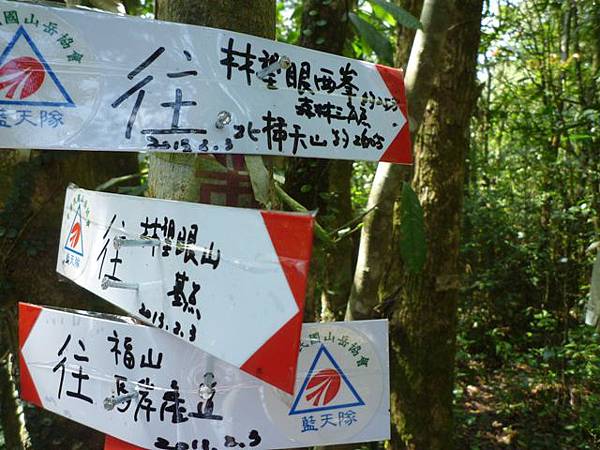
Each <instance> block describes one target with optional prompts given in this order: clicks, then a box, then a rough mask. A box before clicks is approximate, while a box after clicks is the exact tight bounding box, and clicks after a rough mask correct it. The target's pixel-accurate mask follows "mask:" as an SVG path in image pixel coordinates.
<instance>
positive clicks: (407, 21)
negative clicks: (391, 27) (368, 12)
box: [369, 0, 423, 30]
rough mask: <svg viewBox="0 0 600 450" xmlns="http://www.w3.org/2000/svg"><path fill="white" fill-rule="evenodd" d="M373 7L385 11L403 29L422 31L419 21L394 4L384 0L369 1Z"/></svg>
mask: <svg viewBox="0 0 600 450" xmlns="http://www.w3.org/2000/svg"><path fill="white" fill-rule="evenodd" d="M369 3H371V4H372V5H373V6H375V5H377V6H380V7H381V8H383V9H384V10H385V11H387V12H388V13H390V14H391V15H392V17H393V18H394V19H395V20H396V22H397V23H398V24H400V25H402V26H404V27H407V28H412V29H415V30H422V29H423V24H422V23H421V21H420V20H419V19H417V18H416V17H415V16H413V15H412V14H411V13H409V12H408V11H407V10H405V9H404V8H401V7H400V6H398V5H396V4H395V3H392V2H389V1H386V0H369Z"/></svg>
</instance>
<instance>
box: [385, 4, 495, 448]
mask: <svg viewBox="0 0 600 450" xmlns="http://www.w3.org/2000/svg"><path fill="white" fill-rule="evenodd" d="M482 7H483V0H463V1H461V2H457V4H456V6H455V7H454V8H453V9H452V10H451V15H450V17H451V20H452V22H451V23H452V26H451V27H450V31H449V32H448V36H447V40H446V44H445V46H444V50H443V53H442V56H441V57H440V59H439V61H438V64H439V66H440V68H441V70H440V72H439V73H438V75H437V77H436V79H435V83H434V88H433V91H432V95H431V99H430V101H429V104H428V106H427V113H426V114H425V118H424V121H423V124H422V127H421V131H420V134H419V136H420V139H419V140H418V142H417V143H416V145H415V159H416V167H415V176H414V179H413V185H414V188H415V191H416V192H417V194H418V196H419V200H420V202H421V205H422V207H423V210H424V218H425V227H426V235H427V237H428V252H427V260H426V264H425V267H424V269H423V271H422V272H421V273H420V274H416V275H411V274H408V273H405V272H404V273H400V274H396V276H395V277H391V278H390V279H389V280H388V286H387V289H386V291H387V292H390V293H391V294H390V296H391V298H392V300H393V302H394V303H393V307H392V310H393V313H392V318H391V324H390V333H391V336H390V338H391V354H390V356H391V367H392V368H393V369H392V386H391V387H392V398H391V405H392V408H391V410H392V421H393V437H394V439H393V440H392V446H393V447H394V448H402V445H403V444H404V445H405V446H406V447H407V448H410V449H428V450H437V449H439V450H447V449H451V448H452V447H453V444H452V437H453V419H452V390H453V384H454V358H455V353H456V315H457V301H458V289H459V287H460V272H461V271H460V268H459V259H458V255H459V242H460V228H461V220H462V205H463V190H464V179H465V178H464V171H465V159H466V155H467V154H468V148H469V123H470V119H471V116H472V113H473V110H474V107H475V103H476V100H477V94H478V89H477V87H476V83H475V75H476V62H477V53H478V48H479V41H480V24H481V12H482ZM398 253H399V251H398V250H397V249H396V251H395V252H394V254H398ZM396 262H397V263H398V264H400V262H399V261H396Z"/></svg>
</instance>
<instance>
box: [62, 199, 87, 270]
mask: <svg viewBox="0 0 600 450" xmlns="http://www.w3.org/2000/svg"><path fill="white" fill-rule="evenodd" d="M69 192H70V191H67V196H69ZM67 198H69V197H67ZM63 223H65V224H66V225H67V227H66V232H63V236H61V242H60V245H61V246H62V250H61V254H62V259H61V261H60V263H61V264H62V268H63V270H64V272H65V275H67V276H68V277H69V278H72V279H76V278H77V274H79V273H81V272H82V271H83V268H84V263H85V261H87V259H88V258H87V255H86V253H87V252H88V251H89V248H90V247H89V245H84V244H86V242H87V240H88V234H89V233H88V229H89V228H90V224H91V220H90V204H89V202H88V200H87V199H86V198H85V197H84V196H83V194H81V193H79V192H76V191H75V192H74V193H73V195H71V196H70V200H69V204H68V206H67V207H66V208H65V212H64V218H63ZM63 229H64V225H63Z"/></svg>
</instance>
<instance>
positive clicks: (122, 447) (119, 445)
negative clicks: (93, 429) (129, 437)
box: [104, 434, 145, 450]
mask: <svg viewBox="0 0 600 450" xmlns="http://www.w3.org/2000/svg"><path fill="white" fill-rule="evenodd" d="M104 450H145V449H143V448H142V447H137V446H135V445H133V444H130V443H128V442H125V441H121V440H119V439H117V438H115V437H112V436H109V435H108V434H107V435H106V438H105V439H104Z"/></svg>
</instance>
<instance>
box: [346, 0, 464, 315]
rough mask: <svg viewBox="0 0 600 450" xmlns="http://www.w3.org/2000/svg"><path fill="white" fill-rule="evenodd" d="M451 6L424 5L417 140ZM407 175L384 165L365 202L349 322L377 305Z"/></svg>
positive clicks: (415, 104)
mask: <svg viewBox="0 0 600 450" xmlns="http://www.w3.org/2000/svg"><path fill="white" fill-rule="evenodd" d="M452 4H453V2H451V1H449V0H426V1H425V2H424V4H423V10H422V12H421V23H422V24H423V30H419V31H418V32H417V34H416V37H415V42H414V44H413V47H412V50H411V53H410V59H409V62H408V68H407V70H406V77H405V85H406V97H407V102H408V106H409V124H410V130H411V134H412V135H413V136H414V133H415V132H416V130H417V129H418V127H419V124H420V122H421V118H422V116H423V112H424V111H425V104H426V102H427V99H428V98H429V93H430V91H431V88H432V84H433V78H434V75H435V73H436V68H437V66H438V64H439V58H438V56H439V54H440V52H441V48H442V44H443V42H444V39H445V36H446V30H447V28H448V12H449V9H450V7H451V5H452ZM404 171H405V169H403V167H402V166H399V165H396V164H388V163H380V164H379V165H378V166H377V172H376V173H375V179H374V180H373V185H372V187H371V193H370V195H369V201H368V203H367V209H372V208H373V212H372V213H370V214H369V215H368V216H367V217H366V218H365V220H364V221H363V229H362V232H361V235H360V245H359V250H358V260H357V262H356V269H355V271H354V283H353V286H352V291H351V293H350V298H349V300H348V307H347V309H346V320H353V319H355V320H356V319H368V318H370V317H372V315H373V311H374V308H375V307H376V306H377V304H378V303H379V285H380V282H381V280H382V277H383V274H384V271H385V268H386V263H387V260H388V255H389V254H390V250H391V240H392V238H391V237H392V216H393V211H394V203H395V201H396V199H397V197H398V194H399V188H400V184H401V182H402V180H403V174H404Z"/></svg>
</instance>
